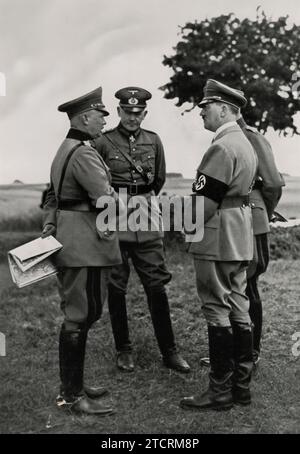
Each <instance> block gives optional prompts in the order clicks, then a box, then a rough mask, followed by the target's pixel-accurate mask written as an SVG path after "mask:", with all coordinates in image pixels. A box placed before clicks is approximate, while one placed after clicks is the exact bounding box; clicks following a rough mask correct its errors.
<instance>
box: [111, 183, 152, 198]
mask: <svg viewBox="0 0 300 454" xmlns="http://www.w3.org/2000/svg"><path fill="white" fill-rule="evenodd" d="M112 187H113V188H114V190H115V191H117V192H119V190H120V189H126V191H127V193H128V194H129V195H139V194H146V193H147V192H150V191H152V185H151V184H116V183H113V184H112Z"/></svg>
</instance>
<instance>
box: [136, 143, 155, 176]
mask: <svg viewBox="0 0 300 454" xmlns="http://www.w3.org/2000/svg"><path fill="white" fill-rule="evenodd" d="M140 160H141V164H142V166H143V167H144V169H145V170H147V171H152V173H154V171H155V151H154V150H153V148H148V149H147V150H143V152H142V153H141V155H140Z"/></svg>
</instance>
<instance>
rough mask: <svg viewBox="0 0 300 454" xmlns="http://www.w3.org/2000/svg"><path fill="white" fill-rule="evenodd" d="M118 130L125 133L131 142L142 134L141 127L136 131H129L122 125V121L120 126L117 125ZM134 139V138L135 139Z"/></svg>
mask: <svg viewBox="0 0 300 454" xmlns="http://www.w3.org/2000/svg"><path fill="white" fill-rule="evenodd" d="M117 129H118V131H119V132H120V133H121V134H123V136H125V137H127V138H128V139H129V140H130V142H132V143H133V142H134V141H136V139H137V137H138V136H139V135H140V132H141V128H139V129H137V130H136V131H134V132H132V131H127V129H125V128H124V126H122V124H121V123H119V124H118V127H117ZM131 137H132V138H131ZM133 139H134V140H133Z"/></svg>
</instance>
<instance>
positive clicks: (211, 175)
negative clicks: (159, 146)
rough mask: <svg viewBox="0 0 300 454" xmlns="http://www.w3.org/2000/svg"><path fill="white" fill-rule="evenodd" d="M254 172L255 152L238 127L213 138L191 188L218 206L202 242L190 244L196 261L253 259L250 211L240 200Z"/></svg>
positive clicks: (235, 126) (207, 225) (206, 228)
mask: <svg viewBox="0 0 300 454" xmlns="http://www.w3.org/2000/svg"><path fill="white" fill-rule="evenodd" d="M256 169H257V158H256V155H255V153H254V150H253V148H252V146H251V144H250V143H249V141H248V140H247V138H246V137H245V135H244V134H243V132H242V131H241V129H240V127H239V126H238V125H237V124H236V125H232V126H229V127H227V128H226V129H224V130H222V131H221V132H220V133H219V134H218V135H217V136H216V137H215V139H214V141H213V143H212V144H211V146H210V147H209V149H208V150H207V152H206V153H205V155H204V156H203V159H202V161H201V163H200V165H199V167H198V169H197V175H196V180H195V185H194V188H195V192H196V194H197V195H202V196H205V197H208V198H210V199H212V200H214V201H216V202H217V203H218V204H219V205H218V209H217V211H216V213H215V214H214V215H213V216H212V217H211V218H210V219H209V220H208V221H207V222H206V224H205V225H204V237H203V239H202V241H199V242H192V243H191V244H190V248H189V252H190V253H192V254H194V255H195V256H196V257H197V258H198V259H202V260H214V261H244V260H251V259H252V256H253V230H252V216H251V209H250V206H249V205H248V206H247V205H245V204H243V202H242V201H241V200H242V199H243V198H244V196H246V195H247V194H248V193H249V191H250V188H251V185H252V183H253V180H254V177H255V174H256ZM223 207H224V208H223Z"/></svg>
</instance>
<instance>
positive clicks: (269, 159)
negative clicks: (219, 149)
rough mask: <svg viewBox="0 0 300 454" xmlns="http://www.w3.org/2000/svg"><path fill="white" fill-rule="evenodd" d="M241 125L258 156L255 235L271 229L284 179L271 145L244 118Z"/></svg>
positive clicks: (252, 194) (252, 204)
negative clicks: (272, 217)
mask: <svg viewBox="0 0 300 454" xmlns="http://www.w3.org/2000/svg"><path fill="white" fill-rule="evenodd" d="M238 124H239V126H240V127H241V128H242V131H243V132H244V134H245V135H246V137H247V139H248V140H249V142H250V143H251V145H252V147H253V148H254V151H255V152H256V155H257V158H258V170H257V175H256V181H255V183H254V188H253V191H252V192H251V194H250V202H251V206H252V216H253V231H254V234H255V235H258V234H262V233H267V232H269V231H270V225H269V220H270V219H271V216H272V214H273V211H274V209H275V208H276V205H277V203H278V202H279V199H280V196H281V191H282V190H281V188H282V186H284V185H285V184H284V181H283V178H282V176H281V175H280V173H279V172H278V170H277V168H276V164H275V159H274V155H273V152H272V148H271V145H270V144H269V142H268V141H267V139H266V138H265V137H264V136H263V135H262V134H260V133H259V132H258V131H257V130H255V129H254V128H251V127H250V126H248V125H247V124H246V123H245V121H244V119H243V118H240V119H239V120H238Z"/></svg>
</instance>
